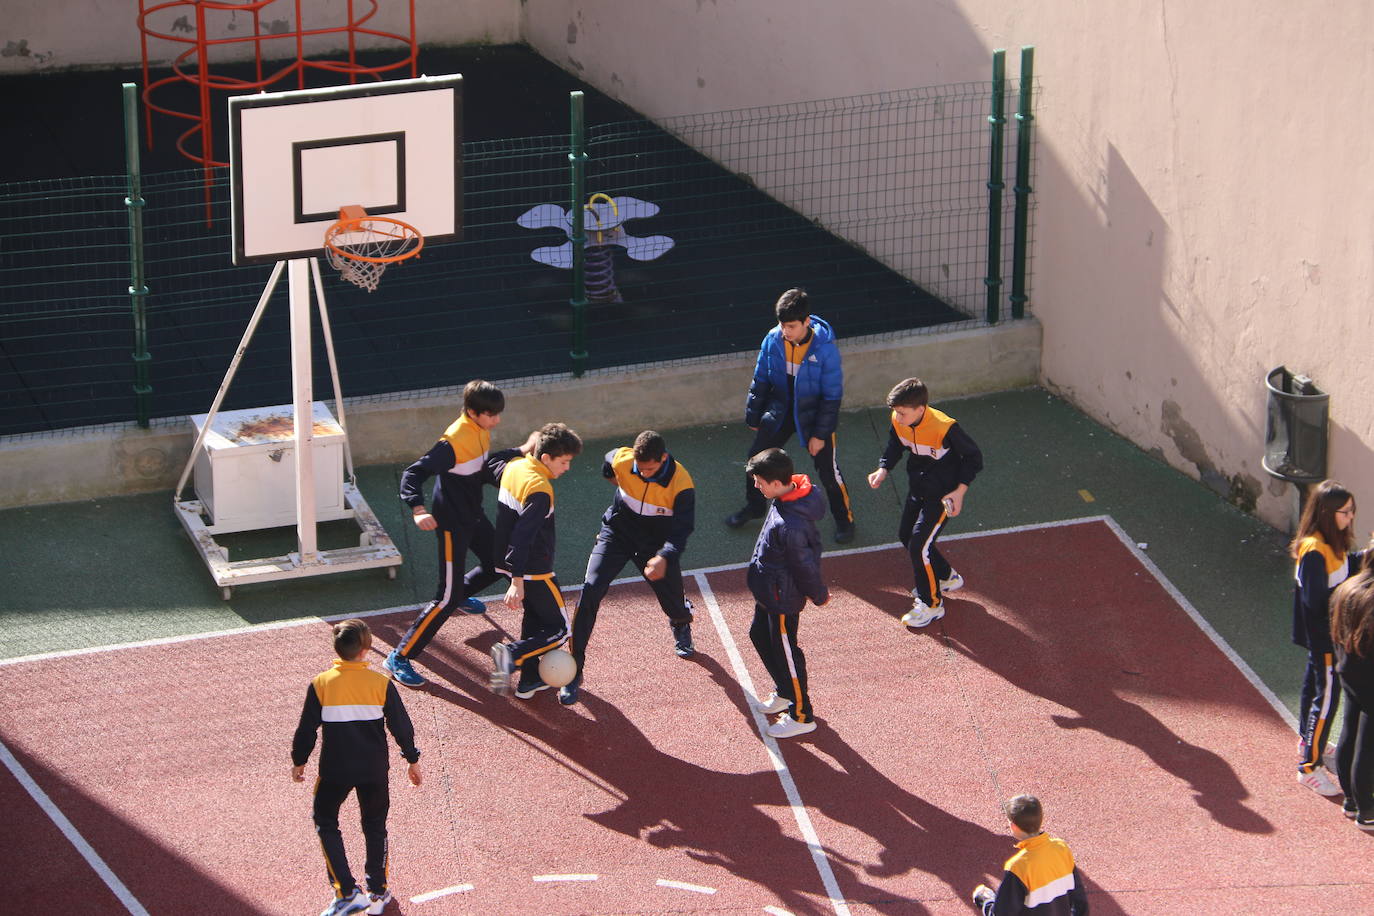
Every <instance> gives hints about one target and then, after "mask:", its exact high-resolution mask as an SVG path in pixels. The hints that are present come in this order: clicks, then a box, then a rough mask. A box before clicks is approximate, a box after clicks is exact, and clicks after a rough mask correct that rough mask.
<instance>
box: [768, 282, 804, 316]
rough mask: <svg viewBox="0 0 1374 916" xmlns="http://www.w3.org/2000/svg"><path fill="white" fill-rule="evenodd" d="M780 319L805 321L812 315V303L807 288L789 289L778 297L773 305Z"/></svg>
mask: <svg viewBox="0 0 1374 916" xmlns="http://www.w3.org/2000/svg"><path fill="white" fill-rule="evenodd" d="M773 311H774V312H775V313H777V316H778V321H780V322H781V321H805V320H806V319H808V318H810V317H811V305H810V303H809V302H808V301H807V298H806V290H804V289H802V288H801V287H794V288H792V289H789V290H788V291H787V292H785V293H783V294H782V295H781V296H779V297H778V302H777V304H776V305H774V306H773Z"/></svg>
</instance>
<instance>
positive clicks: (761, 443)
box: [726, 413, 796, 528]
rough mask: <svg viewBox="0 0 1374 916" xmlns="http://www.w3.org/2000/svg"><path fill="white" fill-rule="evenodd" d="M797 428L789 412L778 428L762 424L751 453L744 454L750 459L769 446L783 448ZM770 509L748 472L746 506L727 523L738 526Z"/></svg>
mask: <svg viewBox="0 0 1374 916" xmlns="http://www.w3.org/2000/svg"><path fill="white" fill-rule="evenodd" d="M795 429H796V426H795V424H794V423H793V422H792V415H791V414H790V413H789V414H788V415H787V419H786V420H784V421H783V424H782V426H780V427H778V428H777V430H775V431H773V432H771V433H770V432H769V431H768V430H767V429H765V428H764V427H762V426H760V427H759V428H758V429H757V430H755V432H754V441H753V442H751V443H750V444H749V454H747V455H745V456H744V459H745V460H746V461H748V460H749V459H750V458H753V457H754V456H755V455H757V454H758V453H759V452H761V451H763V450H764V449H768V448H782V447H783V445H785V444H786V443H787V440H788V438H789V437H791V435H792V433H793V431H794V430H795ZM767 511H768V500H766V499H764V498H763V494H762V493H760V492H759V491H758V488H757V487H755V486H754V479H753V478H752V477H750V476H749V475H748V474H745V475H744V508H743V509H741V510H740V511H738V512H736V513H735V514H734V515H732V516H730V517H729V518H728V519H726V524H728V525H730V526H731V527H732V528H738V527H740V526H741V525H743V524H745V523H746V522H748V521H749V520H750V519H751V518H763V514H764V513H765V512H767Z"/></svg>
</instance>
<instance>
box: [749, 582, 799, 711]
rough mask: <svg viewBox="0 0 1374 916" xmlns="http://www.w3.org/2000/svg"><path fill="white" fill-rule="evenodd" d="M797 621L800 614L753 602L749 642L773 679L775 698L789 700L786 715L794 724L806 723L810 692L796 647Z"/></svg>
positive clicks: (797, 647) (797, 646)
mask: <svg viewBox="0 0 1374 916" xmlns="http://www.w3.org/2000/svg"><path fill="white" fill-rule="evenodd" d="M800 622H801V614H800V613H796V614H783V613H779V612H778V611H777V610H776V609H771V608H769V607H767V606H765V605H764V604H763V602H761V601H755V602H754V622H753V623H752V624H750V625H749V640H750V642H752V643H753V644H754V651H756V652H758V654H759V658H760V659H761V660H762V661H763V666H764V667H765V668H767V669H768V674H769V676H770V677H772V678H773V689H774V690H775V691H777V694H778V696H780V697H782V698H783V699H786V700H791V701H792V708H791V709H790V710H788V713H789V715H791V716H792V718H793V719H795V720H796V721H798V722H810V721H811V719H812V710H811V692H810V691H808V690H807V689H806V654H805V653H803V652H802V649H801V646H800V645H798V644H797V625H798V624H799V623H800Z"/></svg>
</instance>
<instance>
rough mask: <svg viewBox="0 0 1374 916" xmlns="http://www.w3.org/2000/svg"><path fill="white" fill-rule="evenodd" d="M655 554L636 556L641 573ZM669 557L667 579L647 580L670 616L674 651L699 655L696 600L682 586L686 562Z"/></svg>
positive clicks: (683, 656)
mask: <svg viewBox="0 0 1374 916" xmlns="http://www.w3.org/2000/svg"><path fill="white" fill-rule="evenodd" d="M654 556H655V554H652V553H640V554H636V555H635V558H634V561H635V565H636V566H637V567H639V570H640V574H641V575H642V574H643V571H644V567H645V565H646V564H647V563H648V562H649V561H650V560H651V559H653V558H654ZM665 559H666V560H667V561H668V568H667V570H666V571H665V572H664V574H663V578H662V579H658V580H655V581H650V580H649V579H645V580H644V581H645V582H648V583H649V588H651V589H653V591H654V597H655V598H657V599H658V606H659V608H661V609H662V611H663V614H664V616H666V617H667V618H668V626H669V627H670V628H671V629H672V631H673V651H675V652H676V653H677V654H678V655H679V656H680V657H682V658H690V657H691V656H692V655H693V654H695V652H696V648H695V647H694V646H693V645H692V602H690V601H688V600H687V595H686V593H685V592H684V591H683V588H682V561H681V559H680V558H679V557H678V556H677V555H676V554H673V555H671V556H669V557H666V558H665Z"/></svg>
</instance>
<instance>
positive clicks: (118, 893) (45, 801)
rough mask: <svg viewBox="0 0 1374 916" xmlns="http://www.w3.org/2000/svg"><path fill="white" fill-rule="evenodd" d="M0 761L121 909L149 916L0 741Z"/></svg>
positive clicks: (139, 915) (137, 914)
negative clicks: (92, 871)
mask: <svg viewBox="0 0 1374 916" xmlns="http://www.w3.org/2000/svg"><path fill="white" fill-rule="evenodd" d="M0 760H3V761H4V763H5V766H6V767H8V768H9V771H10V772H11V773H13V774H14V778H15V779H16V780H18V781H19V784H20V785H21V786H23V787H24V790H25V791H26V792H28V793H29V795H30V796H32V797H33V800H34V801H35V802H37V803H38V807H40V808H42V809H43V813H44V814H46V815H47V816H48V817H49V818H51V819H52V822H53V823H54V824H56V825H57V829H58V830H60V831H62V835H63V836H65V837H66V838H67V841H68V842H70V843H71V844H72V845H73V846H74V847H76V851H77V852H79V853H81V858H83V859H85V860H86V864H87V865H89V866H90V867H91V868H92V870H94V871H95V873H96V874H97V875H99V876H100V880H101V881H104V882H105V886H106V887H108V888H109V889H110V890H111V891H112V892H113V893H114V895H115V898H116V899H118V900H119V902H120V903H122V904H124V908H125V909H126V910H128V911H129V912H130V913H132V914H133V916H148V911H147V910H146V909H144V908H143V904H141V903H139V902H138V900H137V899H136V898H135V897H134V895H133V894H131V893H129V889H128V888H127V887H125V886H124V882H123V881H120V880H119V877H118V876H117V875H116V874H115V873H114V872H113V871H111V870H110V866H108V865H106V864H105V860H104V859H102V858H100V855H99V853H97V852H96V851H95V850H94V849H92V848H91V844H90V843H87V842H86V838H85V837H83V836H82V835H81V834H80V833H78V832H77V829H76V827H75V826H73V825H72V822H71V821H69V820H67V816H66V815H65V814H63V813H62V812H61V811H60V810H59V809H58V807H57V805H55V804H53V802H52V799H50V798H48V793H46V792H44V791H43V789H42V788H41V787H40V786H39V785H38V783H36V782H34V780H33V777H32V776H30V775H29V773H28V771H27V770H25V769H24V766H23V764H21V763H20V762H19V761H18V760H16V759H15V756H14V755H13V754H11V753H10V749H9V748H8V747H6V746H5V743H4V742H3V741H0Z"/></svg>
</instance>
